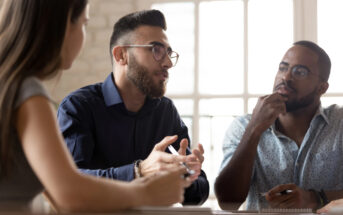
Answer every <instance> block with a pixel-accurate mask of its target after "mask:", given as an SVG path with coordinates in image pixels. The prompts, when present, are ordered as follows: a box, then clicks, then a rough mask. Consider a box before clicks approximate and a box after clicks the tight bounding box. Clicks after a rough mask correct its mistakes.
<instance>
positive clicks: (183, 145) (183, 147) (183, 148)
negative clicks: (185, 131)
mask: <svg viewBox="0 0 343 215" xmlns="http://www.w3.org/2000/svg"><path fill="white" fill-rule="evenodd" d="M187 146H188V139H187V138H183V139H182V140H181V142H180V148H179V151H178V152H179V154H180V155H186V150H187Z"/></svg>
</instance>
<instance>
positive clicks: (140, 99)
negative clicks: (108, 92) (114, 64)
mask: <svg viewBox="0 0 343 215" xmlns="http://www.w3.org/2000/svg"><path fill="white" fill-rule="evenodd" d="M114 82H115V85H116V87H117V89H118V91H119V94H120V96H121V98H122V99H123V102H124V105H125V107H126V109H127V110H128V111H130V112H133V113H137V112H138V111H139V110H140V109H141V108H142V107H143V105H144V103H145V99H146V95H144V94H143V93H142V92H141V91H140V90H139V89H138V88H137V87H136V86H135V85H134V84H133V83H132V82H131V81H129V80H128V79H127V78H126V77H125V74H124V73H122V75H121V74H118V75H116V74H115V73H114Z"/></svg>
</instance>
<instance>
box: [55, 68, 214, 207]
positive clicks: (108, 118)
mask: <svg viewBox="0 0 343 215" xmlns="http://www.w3.org/2000/svg"><path fill="white" fill-rule="evenodd" d="M58 122H59V125H60V128H61V131H62V133H63V135H64V138H65V141H66V143H67V146H68V149H69V151H70V152H71V154H72V156H73V158H74V160H75V162H76V164H77V166H78V167H79V168H80V170H81V171H82V172H83V173H87V174H91V175H95V176H102V177H107V178H113V179H117V180H123V181H131V180H133V179H134V165H133V163H134V161H135V160H138V159H142V160H144V159H146V158H147V157H148V155H149V154H150V152H151V151H152V149H153V148H154V145H155V144H156V143H158V142H160V141H161V140H162V139H163V138H164V137H165V136H170V135H175V134H177V135H178V137H179V139H178V140H177V141H176V142H175V143H174V144H173V146H174V147H175V148H176V149H178V148H179V142H180V140H181V139H182V138H187V139H189V137H188V130H187V127H186V125H185V124H184V123H183V122H182V120H181V118H180V116H179V114H178V112H177V110H176V108H175V106H174V104H173V102H172V101H171V100H170V99H168V98H166V97H162V98H160V99H149V98H147V99H146V101H145V104H144V105H143V107H142V108H141V110H139V112H137V113H132V112H130V111H128V110H127V109H126V108H125V105H124V103H123V101H122V99H121V96H120V94H119V92H118V89H117V87H116V86H115V84H114V80H113V76H112V73H111V74H110V75H109V76H108V77H107V79H106V80H105V82H103V83H98V84H94V85H90V86H86V87H83V88H81V89H79V90H77V91H75V92H73V93H71V94H70V95H68V96H67V97H66V98H65V99H64V100H63V101H62V103H61V105H60V107H59V109H58ZM189 153H190V150H189V149H188V150H187V154H189ZM208 194H209V184H208V181H207V178H206V174H205V173H204V172H203V171H202V172H201V175H200V176H199V178H198V179H197V180H196V181H194V182H193V184H192V185H191V186H190V187H189V188H187V189H186V192H185V201H184V204H202V203H203V202H204V201H205V200H206V199H207V197H208Z"/></svg>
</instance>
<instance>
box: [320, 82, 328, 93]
mask: <svg viewBox="0 0 343 215" xmlns="http://www.w3.org/2000/svg"><path fill="white" fill-rule="evenodd" d="M328 88H329V83H328V82H322V83H321V84H320V85H319V88H318V93H319V95H323V94H324V93H326V91H327V90H328Z"/></svg>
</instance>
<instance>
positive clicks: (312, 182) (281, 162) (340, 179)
mask: <svg viewBox="0 0 343 215" xmlns="http://www.w3.org/2000/svg"><path fill="white" fill-rule="evenodd" d="M250 119H251V115H245V116H241V117H237V118H236V119H235V120H234V121H233V122H232V124H231V125H230V127H229V128H228V130H227V131H226V134H225V138H224V143H223V152H224V159H223V162H222V165H221V170H222V169H223V168H224V167H225V166H226V164H227V163H228V162H229V161H230V159H231V157H232V155H233V153H234V152H235V150H236V148H237V146H238V144H239V143H240V140H241V138H242V136H243V134H244V131H245V127H246V126H247V125H248V123H249V120H250ZM286 183H294V184H296V185H297V186H299V187H301V188H303V189H315V190H320V189H324V190H341V189H343V108H342V107H340V106H337V105H331V106H330V107H327V108H322V107H320V108H319V109H318V111H317V113H316V114H315V116H314V117H313V119H312V121H311V124H310V127H309V129H308V130H307V132H306V134H305V137H304V139H303V142H302V143H301V146H300V148H299V147H298V145H297V144H296V142H294V141H293V140H291V139H290V138H288V137H286V136H285V135H283V134H281V133H280V132H278V131H277V130H276V129H275V125H273V126H271V127H270V128H268V129H267V130H266V131H265V132H264V133H263V134H262V136H261V139H260V142H259V144H258V147H257V155H256V158H255V162H254V167H253V173H252V178H251V185H250V189H249V193H248V197H247V209H248V210H259V209H262V208H267V207H268V203H267V201H266V200H265V197H262V196H261V195H260V193H262V192H267V191H269V190H270V189H271V188H273V187H275V186H277V185H280V184H286Z"/></svg>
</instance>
